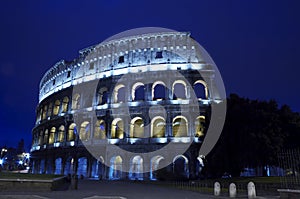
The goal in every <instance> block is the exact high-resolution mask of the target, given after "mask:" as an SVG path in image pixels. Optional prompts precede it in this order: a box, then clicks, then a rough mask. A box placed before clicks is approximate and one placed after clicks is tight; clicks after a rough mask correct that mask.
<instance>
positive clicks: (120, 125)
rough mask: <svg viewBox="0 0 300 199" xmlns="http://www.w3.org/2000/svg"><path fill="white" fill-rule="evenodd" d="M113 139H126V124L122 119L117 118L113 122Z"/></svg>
mask: <svg viewBox="0 0 300 199" xmlns="http://www.w3.org/2000/svg"><path fill="white" fill-rule="evenodd" d="M111 138H118V139H123V138H124V122H123V120H122V119H121V118H116V119H114V120H113V121H112V125H111Z"/></svg>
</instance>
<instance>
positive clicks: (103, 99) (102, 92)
mask: <svg viewBox="0 0 300 199" xmlns="http://www.w3.org/2000/svg"><path fill="white" fill-rule="evenodd" d="M107 98H108V93H107V88H106V87H102V88H100V89H99V91H98V105H103V104H106V103H107Z"/></svg>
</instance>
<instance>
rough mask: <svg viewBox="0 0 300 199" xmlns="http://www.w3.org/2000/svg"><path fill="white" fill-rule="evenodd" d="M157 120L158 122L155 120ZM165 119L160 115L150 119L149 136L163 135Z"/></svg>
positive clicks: (158, 136) (157, 136)
mask: <svg viewBox="0 0 300 199" xmlns="http://www.w3.org/2000/svg"><path fill="white" fill-rule="evenodd" d="M157 121H158V122H157ZM165 131H166V121H165V118H163V117H161V116H156V117H154V118H153V119H152V120H151V137H153V138H160V137H165Z"/></svg>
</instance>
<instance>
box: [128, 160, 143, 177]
mask: <svg viewBox="0 0 300 199" xmlns="http://www.w3.org/2000/svg"><path fill="white" fill-rule="evenodd" d="M129 179H131V180H143V158H142V157H141V156H139V155H137V156H134V157H133V158H132V159H131V161H130V169H129Z"/></svg>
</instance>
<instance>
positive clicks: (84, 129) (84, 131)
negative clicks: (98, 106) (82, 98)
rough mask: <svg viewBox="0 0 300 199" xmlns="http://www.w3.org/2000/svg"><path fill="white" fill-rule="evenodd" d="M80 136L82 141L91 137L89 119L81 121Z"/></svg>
mask: <svg viewBox="0 0 300 199" xmlns="http://www.w3.org/2000/svg"><path fill="white" fill-rule="evenodd" d="M79 138H80V140H82V141H88V140H89V138H90V123H89V122H88V121H84V122H82V123H81V126H80V132H79Z"/></svg>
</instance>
